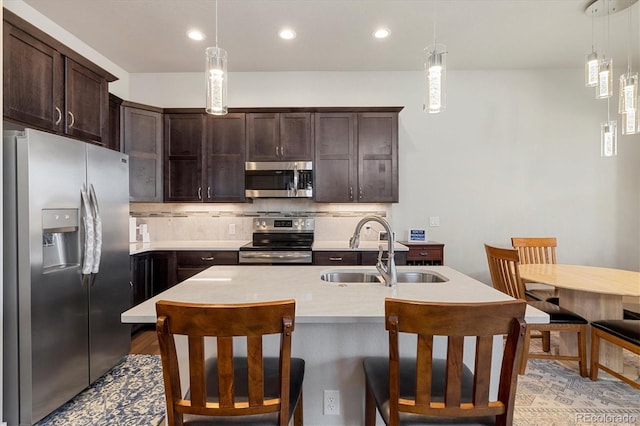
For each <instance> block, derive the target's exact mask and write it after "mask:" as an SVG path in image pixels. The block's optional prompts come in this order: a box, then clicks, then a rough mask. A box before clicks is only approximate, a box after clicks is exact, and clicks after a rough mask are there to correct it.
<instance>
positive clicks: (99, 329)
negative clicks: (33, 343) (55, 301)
mask: <svg viewBox="0 0 640 426" xmlns="http://www.w3.org/2000/svg"><path fill="white" fill-rule="evenodd" d="M87 189H88V191H89V194H90V195H89V198H90V199H91V200H92V202H93V208H94V216H96V213H98V214H99V216H98V219H99V222H96V225H98V224H99V223H101V228H102V229H101V232H99V231H98V232H96V234H101V235H102V246H101V250H100V251H99V252H98V253H97V254H98V255H97V256H96V258H99V260H100V264H99V265H94V268H93V270H94V272H95V271H97V273H95V274H93V276H92V279H91V286H90V292H89V299H90V302H89V311H90V316H89V329H90V333H89V336H90V337H89V340H90V341H89V366H90V367H89V368H90V374H89V377H90V382H94V381H95V380H96V379H98V378H99V377H100V376H101V375H103V374H104V373H105V372H107V371H109V369H111V368H112V367H113V366H114V365H115V364H116V363H118V362H119V361H120V359H121V358H122V357H123V356H125V355H126V354H127V353H129V348H130V345H131V326H130V325H125V324H122V322H121V321H120V314H121V313H122V312H124V311H126V310H127V309H129V308H130V307H131V291H132V290H131V286H130V283H129V242H128V241H129V157H128V156H127V155H126V154H122V153H119V152H116V151H112V150H108V149H105V148H101V147H98V146H94V145H87ZM96 201H97V202H96ZM96 229H99V227H98V226H96Z"/></svg>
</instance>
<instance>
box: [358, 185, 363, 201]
mask: <svg viewBox="0 0 640 426" xmlns="http://www.w3.org/2000/svg"><path fill="white" fill-rule="evenodd" d="M358 200H362V187H360V192H359V195H358Z"/></svg>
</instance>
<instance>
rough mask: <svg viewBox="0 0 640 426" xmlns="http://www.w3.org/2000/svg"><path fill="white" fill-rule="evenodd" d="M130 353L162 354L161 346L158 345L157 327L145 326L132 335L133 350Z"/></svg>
mask: <svg viewBox="0 0 640 426" xmlns="http://www.w3.org/2000/svg"><path fill="white" fill-rule="evenodd" d="M129 353H130V354H137V355H160V347H159V346H158V337H157V335H156V330H155V327H153V326H149V327H145V328H143V329H141V330H139V331H137V332H136V333H135V334H134V335H133V336H131V350H130V351H129Z"/></svg>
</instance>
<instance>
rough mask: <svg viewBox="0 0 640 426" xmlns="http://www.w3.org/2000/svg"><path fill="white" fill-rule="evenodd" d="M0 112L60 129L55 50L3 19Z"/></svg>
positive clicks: (60, 65) (60, 80) (58, 68)
mask: <svg viewBox="0 0 640 426" xmlns="http://www.w3.org/2000/svg"><path fill="white" fill-rule="evenodd" d="M3 24H4V25H3V67H2V73H3V86H2V87H3V96H2V98H3V108H4V111H3V114H4V116H5V117H9V118H12V119H14V120H17V121H20V122H22V123H25V124H29V125H33V126H36V127H39V128H42V129H47V130H53V131H60V130H62V125H63V117H62V115H63V109H64V108H63V105H62V92H63V75H62V72H63V67H64V64H63V61H62V56H61V55H60V53H58V52H57V51H56V50H55V49H53V48H51V47H49V46H48V45H46V44H44V43H42V42H41V41H39V40H37V39H35V38H33V37H31V36H30V35H28V34H27V33H25V32H23V31H21V30H19V29H17V28H15V27H14V26H12V25H10V24H8V23H7V22H3Z"/></svg>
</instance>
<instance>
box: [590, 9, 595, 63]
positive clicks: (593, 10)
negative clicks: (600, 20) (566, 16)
mask: <svg viewBox="0 0 640 426" xmlns="http://www.w3.org/2000/svg"><path fill="white" fill-rule="evenodd" d="M595 14H596V13H595V8H593V9H591V51H592V52H595V51H596V43H595V35H594V32H595V29H594V27H595V19H594V16H595Z"/></svg>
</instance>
